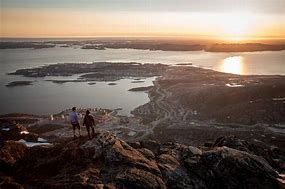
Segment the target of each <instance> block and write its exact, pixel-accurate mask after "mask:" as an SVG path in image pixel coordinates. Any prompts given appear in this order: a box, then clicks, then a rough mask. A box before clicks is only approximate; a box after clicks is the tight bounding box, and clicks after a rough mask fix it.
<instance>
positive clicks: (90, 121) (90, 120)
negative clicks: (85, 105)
mask: <svg viewBox="0 0 285 189" xmlns="http://www.w3.org/2000/svg"><path fill="white" fill-rule="evenodd" d="M84 125H86V127H92V126H94V125H95V120H94V118H93V116H92V115H90V114H89V115H85V117H84V120H83V126H84Z"/></svg>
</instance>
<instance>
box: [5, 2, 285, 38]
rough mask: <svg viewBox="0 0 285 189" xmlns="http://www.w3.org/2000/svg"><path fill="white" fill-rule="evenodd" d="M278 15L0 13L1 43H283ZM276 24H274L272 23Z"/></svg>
mask: <svg viewBox="0 0 285 189" xmlns="http://www.w3.org/2000/svg"><path fill="white" fill-rule="evenodd" d="M282 19H283V20H285V17H284V15H279V16H278V19H276V17H274V16H271V17H270V16H269V17H265V16H263V15H255V14H249V13H242V12H240V13H198V12H197V13H186V12H169V13H168V12H100V11H97V12H92V11H82V10H81V11H80V10H77V11H70V10H49V9H44V10H35V9H32V10H30V9H17V10H15V9H8V8H7V9H1V37H55V36H56V37H72V36H138V37H139V36H154V37H157V36H183V37H188V36H189V37H192V36H194V37H195V36H210V37H211V36H215V37H217V38H222V39H224V40H227V41H234V42H236V41H243V39H244V38H255V37H256V38H257V37H261V36H273V37H280V38H284V36H285V23H282V24H281V23H280V20H282ZM278 20H279V22H278Z"/></svg>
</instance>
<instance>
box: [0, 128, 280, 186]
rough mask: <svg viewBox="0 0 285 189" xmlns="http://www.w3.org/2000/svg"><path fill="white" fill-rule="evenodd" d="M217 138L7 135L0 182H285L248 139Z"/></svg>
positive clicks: (0, 154)
mask: <svg viewBox="0 0 285 189" xmlns="http://www.w3.org/2000/svg"><path fill="white" fill-rule="evenodd" d="M238 143H240V144H241V145H237V144H238ZM213 144H214V145H213V146H212V147H206V146H201V147H200V148H197V147H193V146H187V145H183V144H177V143H166V144H160V143H158V142H156V141H144V142H133V143H130V145H129V144H128V143H126V142H124V141H122V140H120V139H118V138H117V137H116V136H115V135H113V134H111V133H110V132H105V131H100V132H99V133H97V135H96V136H95V137H94V138H93V139H91V140H88V139H87V138H85V137H82V138H79V139H75V140H72V139H69V140H67V141H64V142H61V143H59V144H55V145H53V146H36V147H33V148H26V147H25V145H23V144H19V143H18V142H10V141H5V142H4V144H3V145H2V147H1V150H0V156H1V158H0V160H1V169H0V172H1V173H0V178H1V180H0V187H1V188H3V187H4V188H5V187H6V186H10V187H11V188H12V187H14V188H37V189H39V188H114V189H115V188H122V189H123V188H145V189H147V188H183V189H184V188H282V187H284V185H283V186H282V183H281V181H282V180H281V177H280V176H279V174H278V172H277V171H276V170H275V169H274V168H272V166H270V164H269V163H268V162H267V161H266V160H265V159H264V158H263V156H259V155H255V154H254V153H252V152H251V151H250V150H249V149H250V148H249V146H250V144H247V143H246V142H245V141H240V140H239V139H237V138H234V137H230V138H228V139H227V140H223V139H218V140H217V141H216V142H215V143H213ZM230 145H231V148H230V147H227V146H230ZM238 146H239V147H241V148H240V149H238ZM234 148H236V149H234ZM2 165H5V166H6V167H8V168H9V169H8V170H9V171H7V170H4V169H3V168H2V167H3V166H2Z"/></svg>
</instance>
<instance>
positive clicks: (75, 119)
mask: <svg viewBox="0 0 285 189" xmlns="http://www.w3.org/2000/svg"><path fill="white" fill-rule="evenodd" d="M69 118H70V122H71V125H72V129H73V137H74V138H76V134H75V130H76V129H78V134H79V136H80V125H79V116H78V114H77V112H76V107H73V108H72V112H71V113H70V114H69Z"/></svg>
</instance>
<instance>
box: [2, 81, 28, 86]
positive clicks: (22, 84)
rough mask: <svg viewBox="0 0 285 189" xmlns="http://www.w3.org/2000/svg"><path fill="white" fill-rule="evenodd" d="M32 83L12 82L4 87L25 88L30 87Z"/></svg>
mask: <svg viewBox="0 0 285 189" xmlns="http://www.w3.org/2000/svg"><path fill="white" fill-rule="evenodd" d="M32 83H33V81H12V82H10V83H8V84H7V85H6V87H17V86H25V85H32Z"/></svg>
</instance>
